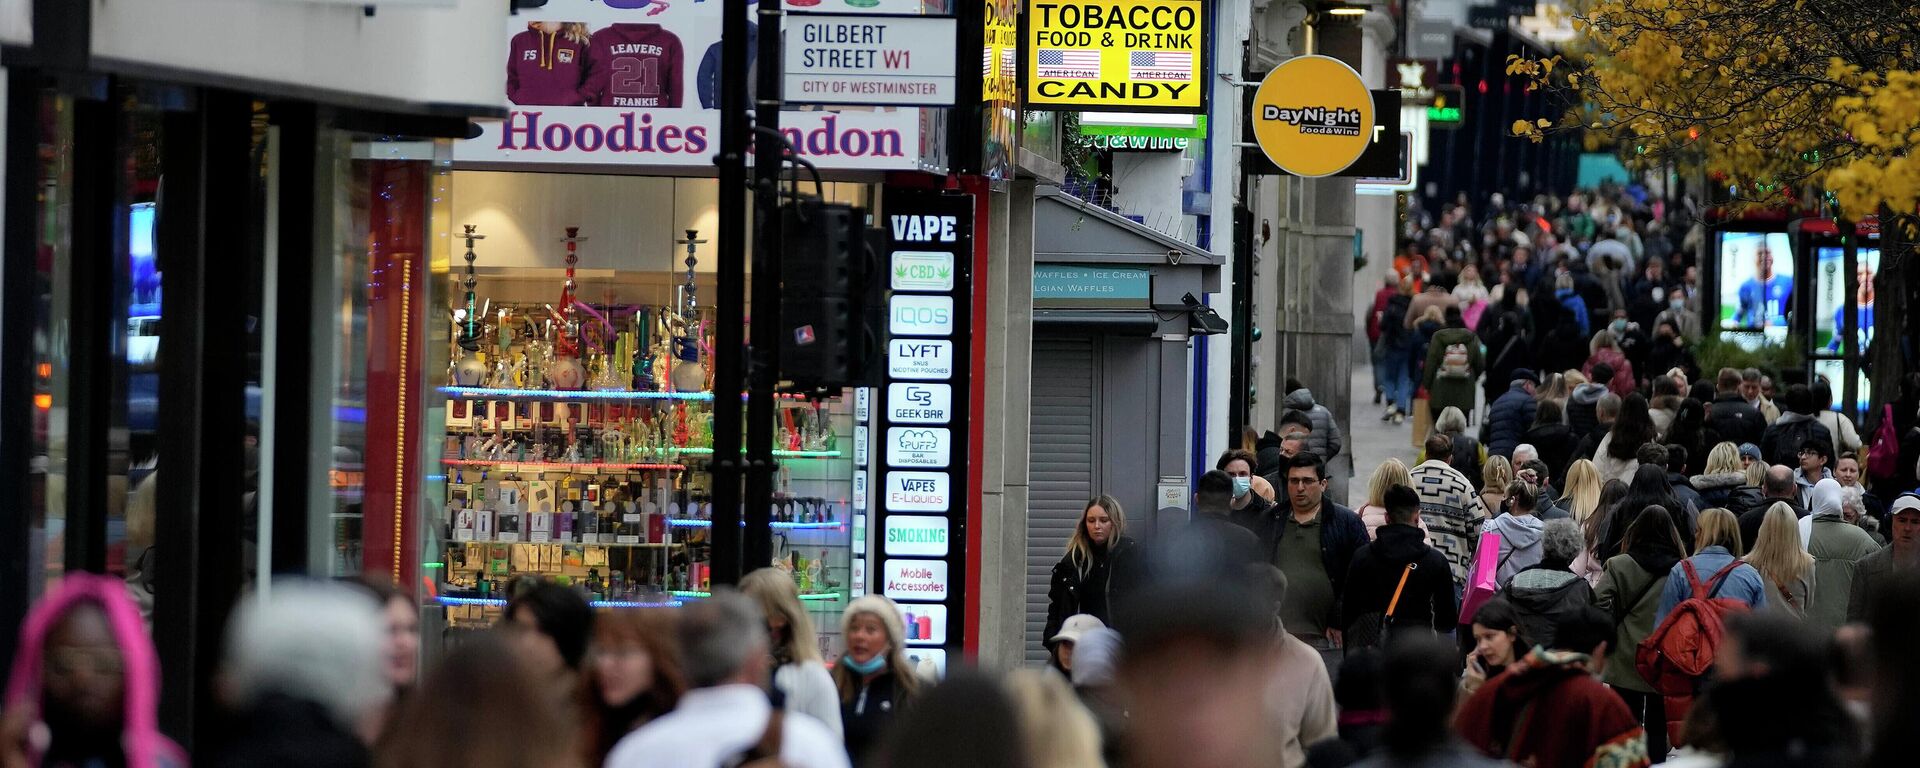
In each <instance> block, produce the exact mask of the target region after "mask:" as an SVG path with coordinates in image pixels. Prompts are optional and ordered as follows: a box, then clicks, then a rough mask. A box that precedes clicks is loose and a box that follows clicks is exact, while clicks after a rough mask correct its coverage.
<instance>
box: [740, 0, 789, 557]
mask: <svg viewBox="0 0 1920 768" xmlns="http://www.w3.org/2000/svg"><path fill="white" fill-rule="evenodd" d="M759 8H760V36H759V40H758V41H757V42H758V44H759V46H760V51H759V54H758V56H757V57H756V62H757V67H758V69H757V70H756V72H755V74H756V76H757V79H758V83H757V84H756V85H755V88H754V100H755V102H754V106H755V110H754V137H753V147H754V150H753V177H754V184H753V221H754V227H753V327H752V329H751V331H752V334H753V345H752V353H751V355H750V359H749V360H748V368H747V376H748V391H747V500H746V507H745V509H744V510H743V513H742V515H741V519H742V520H744V521H745V522H746V527H745V529H744V534H743V538H742V539H741V544H740V558H741V561H742V564H743V565H744V566H745V567H746V569H748V570H751V569H754V568H763V567H766V566H767V565H768V564H769V563H771V562H772V560H773V530H772V528H771V526H770V525H769V523H771V522H772V520H771V519H770V517H771V514H772V508H773V475H774V472H775V470H776V469H777V467H776V466H775V464H774V459H773V409H774V402H773V390H774V388H775V387H777V386H779V384H780V251H779V243H780V166H781V164H782V163H783V160H782V154H783V153H782V150H783V146H782V142H781V141H780V140H779V132H780V71H781V66H780V65H781V59H780V56H781V53H780V17H781V15H782V12H781V10H780V4H779V3H770V2H761V3H760V4H759Z"/></svg>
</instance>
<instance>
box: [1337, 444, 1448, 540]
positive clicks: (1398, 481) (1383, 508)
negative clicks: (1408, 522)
mask: <svg viewBox="0 0 1920 768" xmlns="http://www.w3.org/2000/svg"><path fill="white" fill-rule="evenodd" d="M1396 485H1398V486H1404V487H1407V488H1412V487H1413V475H1412V473H1410V472H1408V471H1407V465H1406V464H1405V463H1403V462H1401V461H1400V460H1399V459H1387V460H1386V461H1383V462H1380V466H1378V467H1374V468H1373V477H1372V479H1370V480H1368V481H1367V503H1365V504H1362V505H1360V508H1359V509H1356V510H1354V512H1355V513H1356V514H1358V515H1360V522H1362V523H1365V524H1366V526H1367V540H1368V541H1372V540H1373V536H1374V532H1375V531H1377V530H1379V528H1380V526H1383V525H1386V524H1387V489H1388V488H1392V487H1394V486H1396ZM1426 530H1427V521H1425V520H1422V521H1420V531H1421V532H1422V533H1425V532H1426ZM1428 542H1429V543H1431V542H1432V539H1431V538H1429V539H1428Z"/></svg>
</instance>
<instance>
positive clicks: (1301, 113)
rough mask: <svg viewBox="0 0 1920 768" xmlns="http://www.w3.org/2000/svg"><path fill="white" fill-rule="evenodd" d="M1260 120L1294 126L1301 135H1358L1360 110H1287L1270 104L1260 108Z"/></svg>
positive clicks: (1325, 108) (1335, 108) (1319, 108)
mask: <svg viewBox="0 0 1920 768" xmlns="http://www.w3.org/2000/svg"><path fill="white" fill-rule="evenodd" d="M1260 119H1262V120H1277V121H1280V122H1283V123H1286V124H1287V125H1291V126H1295V127H1297V128H1299V129H1300V132H1301V133H1310V134H1314V135H1317V136H1358V135H1360V119H1361V115H1360V110H1357V109H1344V108H1341V107H1332V108H1328V107H1304V108H1301V109H1287V108H1285V107H1276V106H1273V105H1271V104H1268V105H1264V106H1262V107H1260Z"/></svg>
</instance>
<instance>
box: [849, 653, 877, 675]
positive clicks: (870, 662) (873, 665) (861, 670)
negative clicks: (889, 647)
mask: <svg viewBox="0 0 1920 768" xmlns="http://www.w3.org/2000/svg"><path fill="white" fill-rule="evenodd" d="M840 663H841V664H845V665H847V669H850V670H853V671H854V673H855V674H861V675H871V674H873V673H875V672H879V671H880V670H882V669H884V668H886V666H887V655H886V654H885V653H876V654H874V655H873V658H871V659H867V660H866V661H864V662H860V661H854V660H853V654H851V653H847V654H842V655H841V656H840Z"/></svg>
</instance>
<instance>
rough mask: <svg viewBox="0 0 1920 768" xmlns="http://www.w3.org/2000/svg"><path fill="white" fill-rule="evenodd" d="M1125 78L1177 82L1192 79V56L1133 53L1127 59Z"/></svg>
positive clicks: (1160, 52) (1150, 52)
mask: <svg viewBox="0 0 1920 768" xmlns="http://www.w3.org/2000/svg"><path fill="white" fill-rule="evenodd" d="M1127 78H1128V79H1130V80H1179V81H1183V82H1184V81H1187V80H1192V79H1193V54H1191V53H1171V52H1168V51H1134V52H1133V54H1132V55H1131V56H1129V57H1127Z"/></svg>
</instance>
